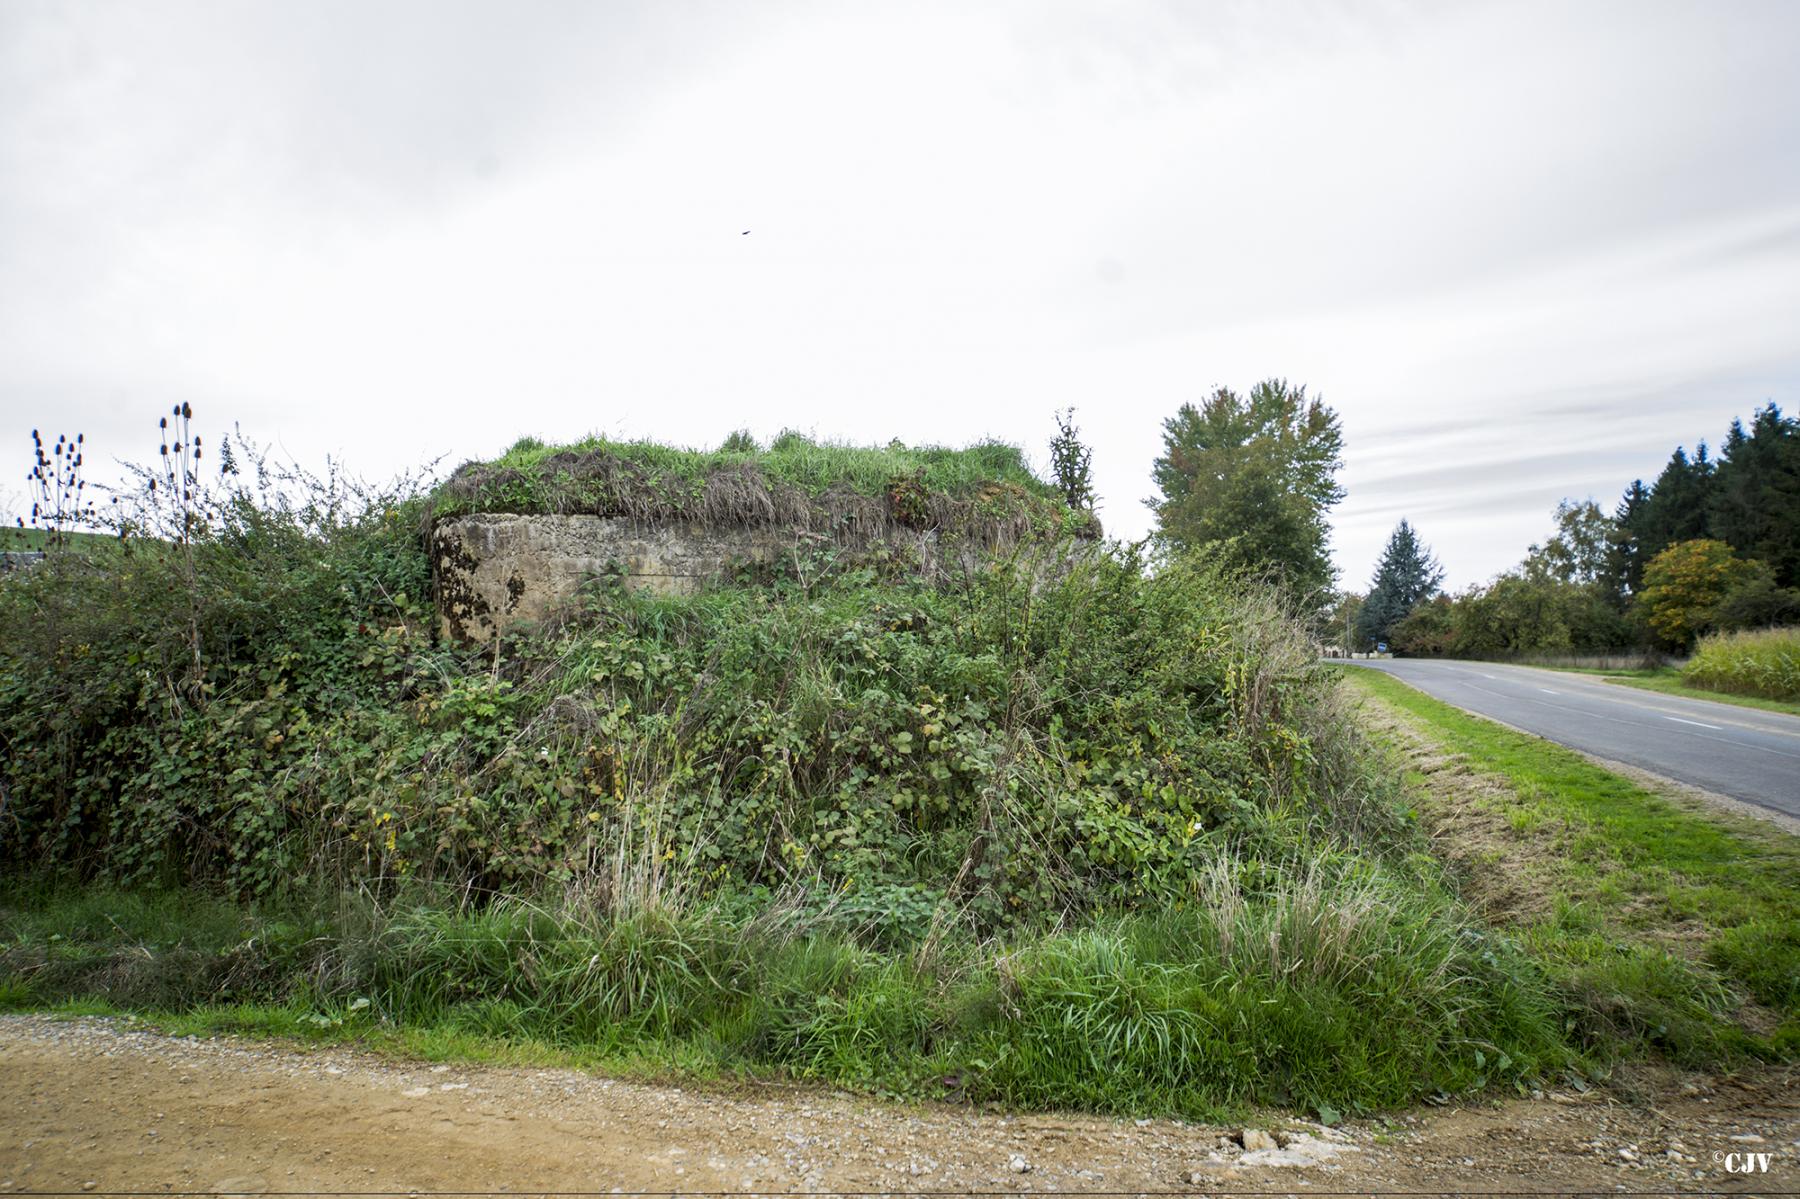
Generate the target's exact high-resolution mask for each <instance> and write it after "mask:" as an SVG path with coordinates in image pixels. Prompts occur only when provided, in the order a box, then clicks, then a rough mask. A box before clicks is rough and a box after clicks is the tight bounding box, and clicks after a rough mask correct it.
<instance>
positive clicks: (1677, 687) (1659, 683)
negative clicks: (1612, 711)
mask: <svg viewBox="0 0 1800 1199" xmlns="http://www.w3.org/2000/svg"><path fill="white" fill-rule="evenodd" d="M1543 669H1546V670H1565V671H1568V672H1570V673H1572V674H1591V675H1598V676H1599V677H1601V678H1604V679H1606V680H1607V681H1608V682H1613V683H1619V684H1621V685H1622V686H1626V687H1636V688H1638V689H1639V690H1641V691H1656V692H1660V693H1661V694H1663V695H1679V696H1681V697H1683V698H1684V699H1709V700H1712V701H1713V702H1714V703H1718V704H1733V705H1736V706H1737V707H1740V708H1761V709H1762V710H1763V711H1765V712H1785V713H1786V714H1788V715H1789V716H1800V703H1795V702H1792V701H1788V700H1779V699H1764V698H1763V697H1762V696H1759V695H1733V694H1731V693H1730V692H1726V691H1714V690H1711V689H1710V688H1706V687H1695V686H1693V685H1692V684H1690V683H1688V682H1686V681H1684V680H1683V678H1682V674H1681V671H1680V670H1679V669H1678V668H1676V667H1673V666H1666V667H1663V668H1662V669H1660V670H1582V669H1579V668H1576V667H1569V666H1549V667H1544V668H1543Z"/></svg>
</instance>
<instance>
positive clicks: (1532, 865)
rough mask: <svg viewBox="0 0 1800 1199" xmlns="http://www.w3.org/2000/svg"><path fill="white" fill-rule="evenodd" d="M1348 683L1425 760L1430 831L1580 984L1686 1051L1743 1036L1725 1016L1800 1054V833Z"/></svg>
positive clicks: (1505, 914) (1361, 676) (1439, 706)
mask: <svg viewBox="0 0 1800 1199" xmlns="http://www.w3.org/2000/svg"><path fill="white" fill-rule="evenodd" d="M1347 676H1348V678H1349V679H1350V680H1351V684H1352V685H1353V686H1354V687H1356V688H1358V689H1359V690H1360V691H1361V692H1363V693H1364V694H1365V695H1367V696H1369V697H1371V698H1373V699H1375V700H1376V701H1378V704H1379V705H1380V706H1384V707H1385V709H1386V710H1387V711H1388V712H1389V713H1399V714H1402V716H1403V719H1402V720H1401V721H1400V722H1398V723H1395V722H1390V724H1389V728H1388V731H1387V732H1386V734H1385V739H1386V740H1388V741H1389V742H1390V743H1391V744H1393V745H1394V746H1395V747H1396V748H1397V749H1402V750H1405V749H1408V748H1410V750H1411V752H1410V754H1409V757H1410V759H1411V761H1410V776H1411V782H1412V783H1413V785H1414V787H1415V789H1416V792H1417V794H1418V795H1419V801H1420V805H1421V811H1422V814H1423V815H1424V816H1425V818H1426V820H1427V823H1428V824H1435V825H1436V827H1437V828H1438V829H1439V830H1440V832H1441V834H1442V836H1441V840H1444V841H1448V842H1450V843H1451V849H1452V853H1453V854H1460V857H1461V860H1462V863H1463V866H1464V869H1465V871H1466V872H1467V873H1468V874H1469V875H1470V876H1471V885H1473V886H1475V887H1477V888H1486V889H1488V890H1490V891H1493V892H1494V893H1497V894H1499V893H1503V894H1505V895H1506V896H1507V897H1508V902H1507V903H1505V904H1502V905H1501V906H1500V909H1499V910H1498V911H1497V912H1496V913H1495V917H1496V918H1497V919H1498V920H1499V921H1501V922H1503V923H1509V924H1511V925H1513V926H1514V927H1515V928H1516V929H1517V931H1518V933H1519V935H1520V936H1521V937H1522V939H1523V941H1524V943H1525V944H1527V945H1528V946H1530V947H1531V949H1532V950H1533V952H1535V953H1536V954H1538V955H1539V956H1540V957H1541V958H1543V959H1544V960H1545V961H1546V962H1549V963H1552V964H1553V967H1554V968H1555V969H1556V970H1558V971H1559V973H1560V975H1561V977H1562V979H1563V981H1564V984H1565V985H1566V986H1569V987H1571V988H1573V989H1575V990H1578V991H1586V992H1588V993H1589V994H1590V998H1591V999H1592V1000H1593V1001H1594V1002H1593V1006H1594V1007H1595V1008H1596V1010H1600V1011H1612V1012H1614V1013H1615V1014H1616V1015H1617V1017H1618V1019H1619V1021H1620V1025H1621V1028H1622V1029H1633V1028H1635V1029H1636V1030H1637V1032H1638V1033H1639V1034H1640V1035H1644V1036H1646V1037H1648V1038H1649V1039H1651V1040H1660V1041H1662V1042H1663V1043H1664V1044H1665V1047H1666V1048H1668V1049H1670V1050H1671V1051H1673V1052H1674V1054H1675V1056H1677V1057H1680V1056H1684V1055H1686V1054H1689V1053H1693V1054H1698V1055H1701V1056H1704V1055H1705V1054H1706V1053H1708V1052H1712V1051H1714V1050H1715V1049H1717V1048H1718V1047H1719V1046H1721V1045H1725V1044H1729V1043H1731V1042H1734V1041H1736V1040H1737V1039H1738V1038H1737V1036H1736V1034H1735V1033H1733V1032H1732V1031H1730V1030H1729V1029H1727V1028H1725V1027H1724V1026H1722V1025H1721V1024H1720V1018H1721V1017H1729V1018H1730V1020H1731V1021H1732V1022H1733V1023H1734V1024H1735V1025H1737V1026H1740V1027H1745V1028H1750V1029H1753V1030H1755V1031H1757V1032H1758V1033H1760V1034H1766V1035H1767V1037H1768V1038H1769V1039H1768V1045H1769V1046H1770V1047H1771V1048H1772V1049H1773V1050H1774V1051H1776V1052H1780V1053H1789V1054H1791V1053H1793V1052H1795V1051H1796V1050H1800V838H1795V837H1793V836H1790V835H1787V834H1785V833H1782V832H1780V831H1778V830H1776V829H1774V828H1772V827H1770V826H1768V825H1765V824H1762V823H1760V822H1756V821H1753V820H1750V819H1748V818H1738V817H1732V816H1727V815H1725V814H1722V813H1717V812H1715V811H1713V810H1711V809H1705V808H1702V807H1698V806H1695V805H1690V804H1687V803H1683V802H1676V801H1674V800H1671V799H1669V798H1667V797H1664V796H1661V795H1657V794H1653V793H1652V792H1650V791H1648V790H1646V789H1645V788H1644V787H1641V786H1639V785H1638V784H1636V783H1634V782H1632V781H1630V780H1628V779H1625V778H1622V777H1620V776H1618V775H1616V774H1613V773H1611V772H1609V771H1607V770H1604V769H1602V768H1600V767H1598V766H1596V765H1594V764H1593V763H1591V762H1589V761H1588V760H1587V759H1585V758H1583V757H1581V756H1580V755H1579V754H1576V753H1574V752H1572V751H1570V750H1566V749H1563V748H1562V747H1560V746H1557V745H1554V744H1551V743H1550V742H1547V741H1544V740H1542V739H1541V738H1538V737H1533V736H1530V735H1528V734H1524V733H1518V732H1514V731H1513V730H1510V729H1507V728H1505V727H1503V726H1501V725H1498V724H1495V723H1493V722H1492V721H1488V720H1484V719H1482V718H1480V717H1477V716H1472V715H1470V714H1468V713H1466V712H1463V711H1461V710H1460V709H1457V708H1454V707H1452V706H1450V705H1448V704H1445V703H1442V702H1440V701H1438V700H1435V699H1432V698H1431V697H1429V696H1427V695H1425V694H1423V693H1422V692H1419V691H1416V690H1414V689H1413V688H1411V687H1409V686H1407V685H1406V684H1404V683H1402V682H1400V681H1398V680H1396V679H1394V678H1392V677H1390V676H1388V675H1384V674H1380V673H1377V672H1374V671H1350V672H1347ZM1470 772H1473V777H1472V778H1471V777H1468V776H1469V774H1470ZM1459 776H1460V780H1461V781H1459Z"/></svg>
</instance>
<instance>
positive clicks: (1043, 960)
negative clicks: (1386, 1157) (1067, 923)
mask: <svg viewBox="0 0 1800 1199" xmlns="http://www.w3.org/2000/svg"><path fill="white" fill-rule="evenodd" d="M1459 912H1460V909H1459V908H1458V907H1457V905H1455V903H1454V901H1453V900H1451V899H1450V897H1449V896H1448V895H1446V894H1443V893H1442V892H1438V893H1436V894H1435V896H1434V895H1433V894H1432V893H1430V892H1425V891H1421V889H1420V887H1419V885H1418V882H1417V880H1415V879H1412V878H1408V877H1403V876H1401V875H1397V874H1395V873H1393V872H1391V871H1390V870H1388V869H1385V868H1380V867H1374V866H1371V865H1370V864H1368V863H1367V862H1364V861H1356V860H1352V859H1349V858H1343V857H1329V856H1327V857H1320V858H1315V859H1313V860H1312V861H1311V862H1309V863H1306V864H1303V865H1302V864H1293V865H1290V866H1281V865H1278V864H1275V863H1269V862H1246V861H1234V860H1231V859H1226V858H1221V859H1219V860H1218V861H1217V862H1216V863H1215V864H1214V865H1213V867H1212V868H1210V869H1209V870H1207V871H1206V872H1204V875H1203V877H1202V878H1201V879H1200V880H1199V882H1198V883H1197V889H1196V893H1195V897H1194V902H1193V903H1192V904H1191V905H1187V906H1184V907H1179V908H1175V909H1171V910H1169V911H1167V912H1164V913H1161V914H1158V915H1154V916H1146V915H1139V916H1133V917H1117V918H1102V919H1096V920H1094V921H1092V922H1090V923H1089V924H1087V925H1086V926H1085V927H1082V928H1079V929H1072V930H1065V931H1059V932H1052V933H1042V934H1035V935H1021V936H1018V937H1016V938H1013V939H1010V940H1008V941H1006V942H1004V943H1002V942H992V941H990V942H974V941H970V940H964V939H960V938H957V937H947V938H946V939H945V940H944V941H942V942H940V943H939V944H937V945H936V946H935V947H934V948H932V949H931V950H929V951H928V950H925V949H923V948H917V949H915V950H914V951H912V952H907V953H893V952H882V951H879V950H875V949H872V948H869V947H867V946H864V945H861V944H858V943H857V941H856V940H855V938H854V937H851V936H847V935H845V934H843V933H841V932H833V931H825V930H823V929H821V928H820V927H819V926H818V924H817V922H816V921H814V920H812V919H810V918H806V917H804V916H801V915H798V914H796V913H795V912H793V911H785V914H784V909H781V908H774V909H770V908H764V909H763V910H762V911H761V912H760V913H758V914H756V915H754V916H745V915H742V914H739V915H734V914H732V913H731V912H729V911H727V910H725V909H724V908H722V907H713V908H707V909H699V910H695V911H691V912H688V913H685V914H675V913H653V912H643V913H639V914H637V915H635V916H628V917H620V916H612V917H606V918H597V917H594V916H593V915H592V913H591V911H590V912H589V913H586V914H583V913H580V912H578V911H576V910H574V909H569V910H565V911H558V912H552V911H546V910H543V909H539V908H535V907H532V906H529V905H525V904H522V903H514V902H502V903H496V904H493V905H490V906H488V907H486V908H483V909H479V910H461V911H456V910H448V909H444V908H438V907H431V906H420V905H403V904H394V905H389V906H385V907H382V908H376V907H375V906H373V905H370V904H368V903H366V902H361V901H358V902H350V901H341V902H339V903H337V904H336V905H334V906H333V907H331V908H320V909H318V910H314V911H308V912H297V911H285V912H281V911H273V910H261V911H258V910H251V909H245V908H243V907H240V906H237V905H235V904H231V903H227V902H224V901H211V900H204V899H202V898H201V897H198V896H196V895H193V894H170V895H146V894H143V893H129V892H119V891H103V890H92V889H89V890H80V891H27V892H21V893H16V894H14V895H12V896H9V897H8V898H7V899H6V900H5V901H4V902H0V980H3V981H0V1003H4V1004H5V1005H6V1006H11V1007H15V1008H43V1007H51V1008H57V1007H61V1008H62V1009H63V1010H69V1005H70V1004H71V1003H74V1004H75V1005H76V1007H75V1009H74V1010H94V1009H93V1007H92V1004H93V1003H94V1001H95V1000H96V999H99V1000H100V1001H101V1002H102V1003H103V1005H104V1007H105V1009H106V1010H120V1011H128V1012H134V1013H139V1014H144V1015H147V1016H149V1017H151V1018H152V1019H154V1020H156V1021H157V1022H158V1023H160V1024H162V1025H164V1026H165V1027H169V1028H171V1029H172V1030H175V1031H183V1030H186V1031H198V1030H202V1029H203V1030H206V1031H226V1032H234V1033H249V1034H256V1035H279V1036H299V1037H304V1038H321V1037H322V1038H331V1039H343V1038H353V1039H357V1040H362V1041H366V1042H367V1043H369V1044H372V1045H374V1046H376V1047H378V1048H390V1049H395V1050H400V1051H404V1052H409V1053H415V1054H422V1055H424V1056H428V1057H443V1056H452V1057H464V1056H472V1057H477V1058H484V1059H487V1060H503V1061H555V1062H559V1063H563V1064H579V1065H588V1066H602V1067H605V1068H607V1069H609V1070H614V1071H619V1072H624V1073H638V1074H658V1075H670V1074H674V1075H677V1076H686V1077H698V1078H745V1077H750V1078H783V1079H802V1080H817V1081H821V1082H826V1083H830V1084H833V1085H839V1086H849V1087H854V1088H858V1089H862V1090H868V1091H874V1092H878V1093H886V1094H896V1095H903V1096H917V1097H933V1098H949V1099H958V1098H960V1099H972V1100H993V1101H998V1102H1001V1103H1004V1104H1007V1105H1012V1106H1022V1107H1041V1108H1084V1109H1088V1110H1096V1111H1104V1112H1118V1113H1168V1114H1180V1115H1186V1116H1190V1117H1215V1118H1216V1117H1222V1116H1227V1115H1230V1114H1232V1113H1234V1112H1239V1111H1241V1110H1243V1109H1244V1108H1245V1107H1247V1106H1249V1105H1254V1104H1278V1105H1281V1106H1286V1107H1293V1108H1298V1109H1301V1110H1307V1111H1312V1112H1318V1113H1321V1114H1323V1115H1326V1116H1329V1115H1330V1114H1331V1113H1333V1112H1334V1111H1348V1110H1362V1109H1368V1108H1372V1107H1385V1106H1393V1105H1397V1104H1401V1103H1404V1102H1407V1101H1409V1100H1411V1099H1413V1098H1415V1097H1416V1096H1417V1095H1419V1094H1421V1093H1423V1094H1431V1093H1434V1092H1447V1093H1462V1092H1467V1091H1470V1090H1476V1089H1480V1088H1483V1087H1486V1086H1489V1085H1492V1084H1494V1083H1499V1082H1509V1083H1514V1084H1517V1085H1524V1084H1525V1082H1526V1080H1528V1079H1531V1078H1535V1077H1541V1076H1545V1075H1550V1074H1554V1073H1555V1072H1557V1071H1559V1070H1561V1069H1563V1068H1566V1067H1568V1066H1570V1065H1571V1064H1575V1063H1577V1062H1578V1060H1579V1058H1578V1055H1577V1054H1575V1053H1573V1052H1572V1051H1571V1050H1570V1048H1569V1047H1568V1044H1567V1041H1566V1038H1565V1036H1564V1028H1563V1019H1564V1016H1563V1012H1562V1010H1561V1007H1560V1005H1559V1002H1558V999H1557V997H1556V995H1555V994H1554V991H1553V988H1552V987H1551V986H1550V984H1549V982H1548V980H1547V979H1546V978H1545V977H1544V976H1543V975H1542V973H1541V972H1540V971H1539V970H1537V969H1536V967H1534V966H1533V964H1532V963H1531V962H1529V961H1528V960H1526V959H1525V957H1524V956H1523V955H1522V954H1521V953H1519V951H1518V950H1517V949H1515V948H1514V947H1512V946H1511V945H1510V943H1508V942H1507V941H1506V940H1504V939H1502V938H1497V937H1492V936H1489V935H1486V934H1484V933H1482V932H1481V931H1479V930H1478V929H1475V928H1473V927H1471V926H1470V925H1469V924H1468V923H1467V922H1466V920H1464V919H1462V918H1461V916H1460V915H1459ZM83 1005H87V1006H83Z"/></svg>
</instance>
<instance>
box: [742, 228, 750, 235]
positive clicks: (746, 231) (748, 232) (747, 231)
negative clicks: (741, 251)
mask: <svg viewBox="0 0 1800 1199" xmlns="http://www.w3.org/2000/svg"><path fill="white" fill-rule="evenodd" d="M740 236H743V237H749V236H750V230H748V229H746V230H744V232H743V233H742V234H741V235H740Z"/></svg>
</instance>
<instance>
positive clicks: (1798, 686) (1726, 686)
mask: <svg viewBox="0 0 1800 1199" xmlns="http://www.w3.org/2000/svg"><path fill="white" fill-rule="evenodd" d="M1681 677H1682V681H1683V682H1686V683H1691V684H1692V685H1694V686H1696V687H1705V688H1707V689H1708V690H1710V691H1725V692H1730V693H1731V694H1734V695H1755V696H1761V697H1762V698H1764V699H1775V700H1786V701H1800V628H1792V629H1764V630H1761V631H1759V632H1744V633H1721V634H1715V635H1714V636H1711V637H1703V638H1701V640H1700V644H1699V646H1698V647H1697V648H1696V649H1695V650H1694V656H1693V658H1692V659H1691V660H1689V662H1688V664H1687V666H1686V667H1684V668H1683V669H1682V672H1681Z"/></svg>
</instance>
